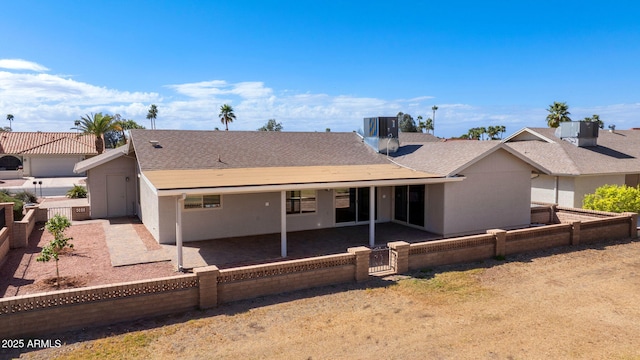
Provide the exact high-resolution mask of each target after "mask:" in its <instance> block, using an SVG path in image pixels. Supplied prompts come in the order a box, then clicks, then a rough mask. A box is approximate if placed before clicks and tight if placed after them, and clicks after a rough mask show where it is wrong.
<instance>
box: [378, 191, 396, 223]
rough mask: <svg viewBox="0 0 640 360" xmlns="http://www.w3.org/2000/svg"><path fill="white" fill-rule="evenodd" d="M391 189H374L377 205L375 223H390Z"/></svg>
mask: <svg viewBox="0 0 640 360" xmlns="http://www.w3.org/2000/svg"><path fill="white" fill-rule="evenodd" d="M391 189H392V188H391V187H390V186H382V187H379V188H377V189H376V194H377V196H376V201H377V204H378V220H377V221H376V222H388V221H391V201H392V199H393V196H391V194H392V193H391Z"/></svg>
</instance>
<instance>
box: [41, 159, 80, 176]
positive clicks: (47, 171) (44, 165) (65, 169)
mask: <svg viewBox="0 0 640 360" xmlns="http://www.w3.org/2000/svg"><path fill="white" fill-rule="evenodd" d="M29 161H31V176H34V177H55V176H78V174H74V173H73V167H74V165H75V164H76V162H78V161H80V159H79V158H78V157H76V156H74V157H43V158H31V159H29Z"/></svg>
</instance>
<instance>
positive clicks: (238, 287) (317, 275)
mask: <svg viewBox="0 0 640 360" xmlns="http://www.w3.org/2000/svg"><path fill="white" fill-rule="evenodd" d="M366 261H367V262H368V261H369V259H368V258H367V259H366ZM355 279H356V264H355V255H353V254H340V255H330V256H319V257H315V258H309V259H302V260H292V261H285V262H279V263H275V264H264V265H255V266H246V267H240V268H232V269H224V270H220V275H219V277H218V303H226V302H231V301H236V300H241V299H251V298H254V297H258V296H264V295H269V294H279V293H282V292H287V291H295V290H301V289H308V288H313V287H320V286H325V285H331V284H340V283H347V282H351V281H355Z"/></svg>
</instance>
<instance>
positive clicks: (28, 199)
mask: <svg viewBox="0 0 640 360" xmlns="http://www.w3.org/2000/svg"><path fill="white" fill-rule="evenodd" d="M13 197H14V198H16V199H18V200H22V202H25V203H37V202H38V197H37V196H36V195H35V194H34V193H32V192H28V191H20V192H17V193H15V195H13Z"/></svg>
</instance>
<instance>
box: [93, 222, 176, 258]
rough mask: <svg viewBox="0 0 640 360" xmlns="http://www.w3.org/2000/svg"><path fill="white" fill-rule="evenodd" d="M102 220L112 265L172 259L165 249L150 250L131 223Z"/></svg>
mask: <svg viewBox="0 0 640 360" xmlns="http://www.w3.org/2000/svg"><path fill="white" fill-rule="evenodd" d="M100 221H101V222H102V224H103V226H104V232H105V237H106V241H107V248H109V255H110V257H111V265H113V266H126V265H135V264H145V263H152V262H160V261H169V260H171V257H170V256H169V254H168V253H167V252H166V250H165V249H158V250H148V249H147V247H146V246H145V245H144V243H143V242H142V240H141V239H140V237H139V236H138V233H137V232H136V231H135V229H134V228H133V226H132V225H131V223H127V222H122V221H110V220H100Z"/></svg>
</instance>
